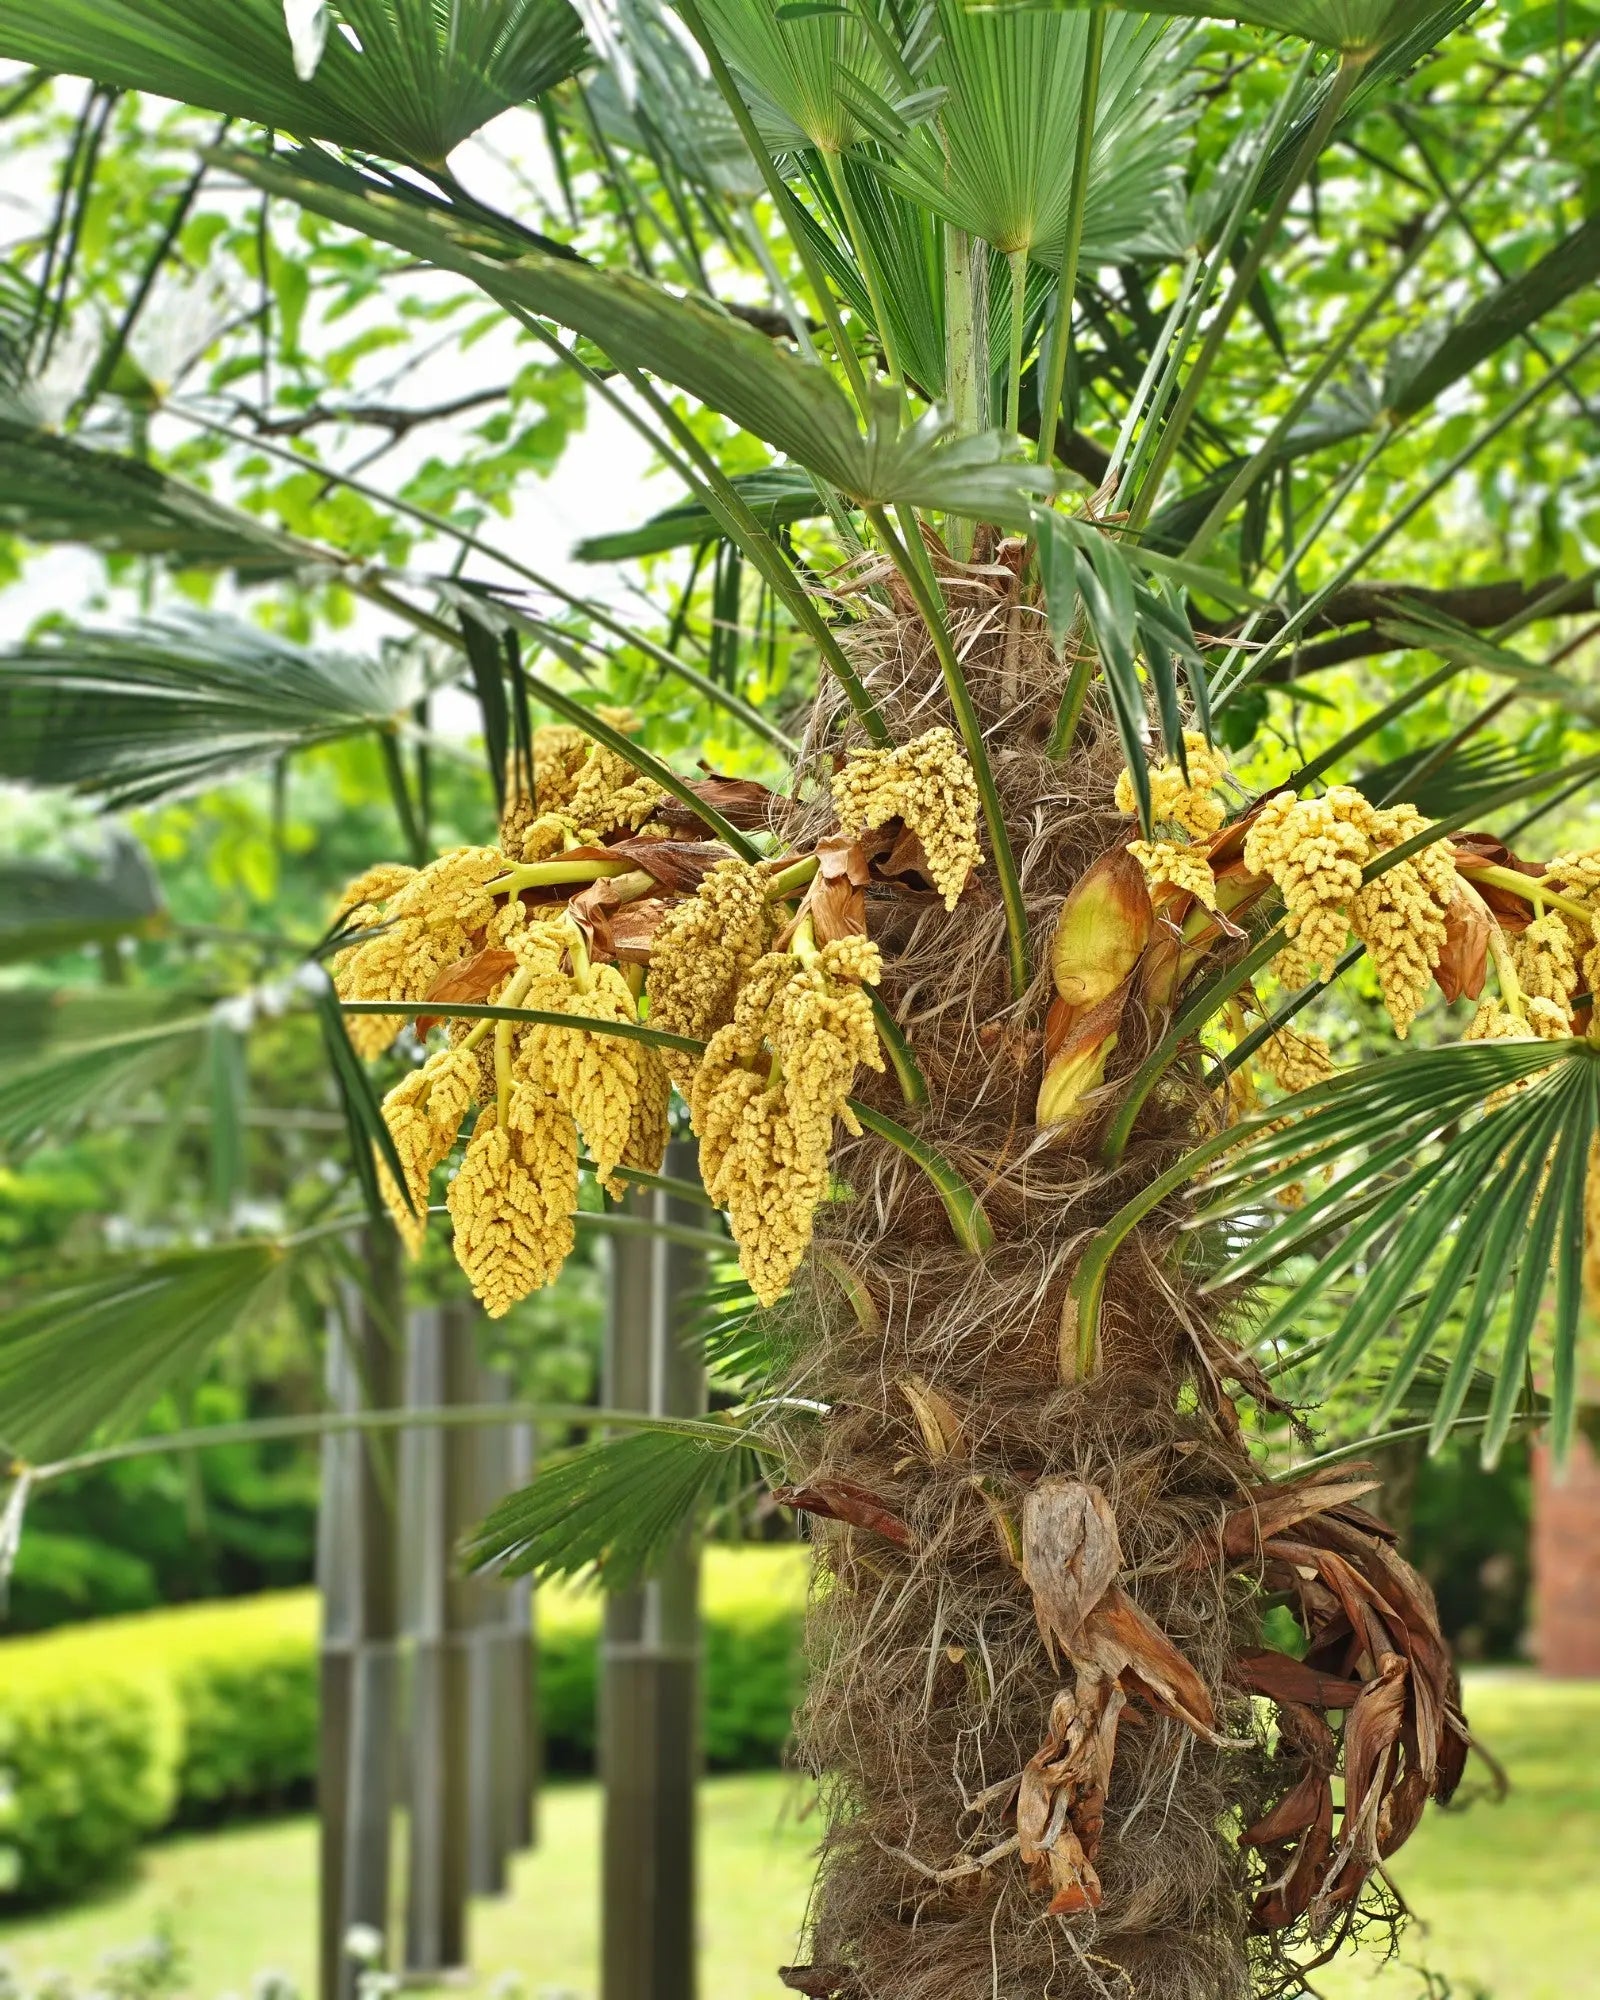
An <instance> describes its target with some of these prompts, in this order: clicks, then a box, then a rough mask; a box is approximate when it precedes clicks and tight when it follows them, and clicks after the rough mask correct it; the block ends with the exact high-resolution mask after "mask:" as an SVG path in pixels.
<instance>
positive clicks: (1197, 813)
mask: <svg viewBox="0 0 1600 2000" xmlns="http://www.w3.org/2000/svg"><path fill="white" fill-rule="evenodd" d="M1183 752H1184V757H1185V759H1186V761H1187V763H1188V766H1189V775H1188V777H1187V778H1185V777H1184V775H1183V770H1182V767H1181V766H1180V765H1178V764H1175V763H1161V764H1157V765H1155V766H1153V767H1152V769H1151V772H1150V819H1151V824H1152V825H1155V826H1160V825H1169V826H1180V827H1182V828H1183V830H1184V832H1185V833H1187V834H1191V835H1193V836H1194V837H1195V838H1196V839H1201V840H1203V839H1205V837H1206V836H1207V835H1208V834H1213V833H1215V832H1216V831H1217V829H1218V827H1220V826H1221V824H1222V822H1223V820H1224V819H1225V818H1226V817H1227V810H1226V808H1225V806H1224V804H1223V802H1222V800H1221V799H1218V798H1216V797H1214V796H1213V793H1214V792H1215V791H1216V789H1217V787H1218V786H1220V785H1221V784H1222V783H1223V782H1224V781H1225V780H1226V778H1227V776H1228V759H1227V757H1226V755H1225V754H1224V753H1223V752H1222V751H1221V750H1217V749H1213V748H1212V746H1211V745H1210V744H1209V743H1208V742H1207V741H1206V739H1205V737H1204V736H1203V735H1202V734H1201V732H1200V731H1199V730H1198V729H1186V730H1185V731H1184V732H1183ZM1114 796H1115V799H1116V806H1117V810H1118V812H1125V813H1132V812H1136V811H1137V810H1138V794H1137V793H1136V792H1135V790H1134V786H1133V774H1132V773H1131V772H1130V771H1127V770H1124V771H1123V772H1122V773H1121V775H1120V776H1119V777H1118V779H1117V788H1116V792H1115V794H1114ZM1207 900H1208V901H1209V898H1207ZM1213 907H1214V906H1213Z"/></svg>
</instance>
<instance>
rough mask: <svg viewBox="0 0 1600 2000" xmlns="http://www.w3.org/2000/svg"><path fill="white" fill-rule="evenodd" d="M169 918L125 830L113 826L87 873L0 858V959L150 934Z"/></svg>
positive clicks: (156, 886) (151, 875) (158, 889)
mask: <svg viewBox="0 0 1600 2000" xmlns="http://www.w3.org/2000/svg"><path fill="white" fill-rule="evenodd" d="M166 921H167V913H166V903H165V900H164V899H163V897H162V894H161V887H160V884H159V883H158V882H157V881H156V878H155V874H154V872H153V871H152V869H151V867H150V863H149V860H148V859H147V857H146V855H145V852H144V849H143V848H142V847H140V846H139V844H138V842H137V841H135V840H133V839H132V838H131V837H129V836H128V835H127V834H124V833H121V832H119V833H118V834H117V836H116V837H115V838H114V840H113V841H112V844H111V846H110V848H109V849H108V851H107V852H106V854H105V855H104V857H103V859H102V861H101V863H100V865H99V867H97V868H96V869H95V870H94V871H93V872H92V873H90V872H88V871H86V870H83V869H80V868H73V867H69V866H68V865H67V864H66V863H64V862H60V861H51V860H46V859H34V858H31V857H30V858H26V859H24V858H21V857H16V858H12V859H7V860H4V861H0V965H16V964H20V963H21V962H22V961H23V960H25V959H39V958H53V957H55V956H56V954H57V953H58V952H63V951H71V950H73V949H74V948H75V947H78V946H81V945H86V944H105V943H109V942H110V941H111V940H113V939H115V938H123V937H139V936H145V937H149V936H154V935H157V934H158V933H159V932H160V931H161V930H162V929H164V928H165V925H166Z"/></svg>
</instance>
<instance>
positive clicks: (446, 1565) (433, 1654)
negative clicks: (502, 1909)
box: [401, 1307, 471, 1974]
mask: <svg viewBox="0 0 1600 2000" xmlns="http://www.w3.org/2000/svg"><path fill="white" fill-rule="evenodd" d="M454 1317H455V1316H454V1315H450V1314H447V1313H445V1312H443V1311H441V1310H440V1309H439V1308H437V1307H430V1308H427V1309H425V1310H419V1311H416V1312H413V1313H412V1315H411V1327H410V1336H411V1337H410V1342H409V1347H408V1353H407V1369H406V1375H407V1380H406V1394H407V1401H408V1402H409V1403H410V1404H411V1406H412V1407H413V1408H419V1409H422V1408H427V1407H429V1406H431V1405H439V1404H443V1403H447V1402H449V1401H451V1400H452V1397H451V1393H450V1391H451V1387H452V1382H451V1374H452V1370H451V1365H450V1359H449V1355H450V1349H451V1347H452V1345H453V1344H454V1342H455V1336H456V1333H457V1331H458V1329H457V1328H456V1327H455V1326H454V1325H452V1323H451V1322H452V1319H453V1318H454ZM467 1337H468V1338H469V1339H470V1337H471V1330H470V1327H469V1328H468V1329H467ZM468 1442H469V1440H468V1438H467V1436H466V1435H465V1434H459V1433H454V1432H447V1431H438V1430H427V1431H409V1432H406V1433H405V1434H404V1437H403V1439H402V1459H401V1465H402V1480H403V1492H404V1517H405V1523H406V1534H405V1548H406V1553H407V1556H408V1558H409V1561H408V1581H409V1583H410V1585H411V1589H410V1593H409V1595H410V1602H409V1604H408V1606H407V1618H406V1627H407V1631H408V1633H409V1634H410V1636H411V1639H412V1641H413V1647H412V1661H411V1741H410V1749H411V1757H410V1773H409V1776H410V1793H411V1811H410V1838H409V1848H408V1868H407V1874H408V1883H407V1897H406V1968H405V1969H406V1971H407V1973H408V1974H421V1973H427V1974H435V1973H441V1972H448V1971H452V1970H454V1969H456V1968H459V1967H461V1966H463V1965H464V1964H465V1963H466V1957H467V1950H466V1924H467V1879H466V1867H465V1849H466V1842H465V1839H464V1834H465V1830H466V1784H467V1771H466V1714H467V1710H466V1696H467V1688H466V1662H465V1659H464V1657H463V1654H462V1649H461V1642H460V1639H459V1636H458V1635H457V1633H456V1632H455V1630H454V1628H453V1625H452V1619H451V1613H452V1611H453V1609H454V1608H455V1607H454V1605H453V1602H452V1599H453V1596H454V1591H455V1586H454V1583H453V1568H454V1561H453V1559H454V1552H455V1540H456V1535H455V1520H454V1514H453V1510H452V1500H453V1498H454V1496H453V1494H452V1492H451V1486H452V1483H453V1482H452V1476H451V1475H452V1471H453V1469H454V1468H453V1466H452V1458H453V1457H457V1456H459V1450H458V1448H459V1447H460V1446H462V1445H464V1444H467V1443H468Z"/></svg>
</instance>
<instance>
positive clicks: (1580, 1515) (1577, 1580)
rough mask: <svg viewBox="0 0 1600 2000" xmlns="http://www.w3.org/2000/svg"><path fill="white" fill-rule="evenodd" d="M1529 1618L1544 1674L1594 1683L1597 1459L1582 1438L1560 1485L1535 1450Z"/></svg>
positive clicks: (1599, 1599)
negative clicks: (1532, 1621)
mask: <svg viewBox="0 0 1600 2000" xmlns="http://www.w3.org/2000/svg"><path fill="white" fill-rule="evenodd" d="M1533 1619H1534V1633H1533V1651H1534V1658H1535V1659H1536V1660H1537V1661H1538V1662H1539V1666H1540V1668H1541V1670H1542V1671H1543V1672H1544V1673H1547V1674H1550V1675H1552V1676H1554V1677H1556V1678H1558V1679H1562V1680H1590V1679H1600V1458H1597V1457H1596V1454H1595V1449H1594V1447H1593V1445H1591V1444H1590V1442H1589V1440H1588V1439H1587V1438H1586V1437H1584V1436H1583V1434H1582V1433H1581V1432H1580V1433H1579V1434H1578V1436H1577V1437H1575V1438H1574V1439H1573V1441H1572V1456H1571V1458H1570V1460H1569V1461H1568V1464H1567V1471H1566V1476H1565V1478H1564V1479H1563V1478H1558V1477H1557V1475H1556V1474H1555V1473H1554V1472H1553V1471H1552V1469H1551V1465H1550V1453H1549V1449H1548V1447H1547V1446H1545V1445H1537V1446H1535V1447H1534V1453H1533Z"/></svg>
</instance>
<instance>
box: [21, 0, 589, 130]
mask: <svg viewBox="0 0 1600 2000" xmlns="http://www.w3.org/2000/svg"><path fill="white" fill-rule="evenodd" d="M332 13H333V16H334V21H333V28H332V32H331V33H330V34H328V36H327V38H326V41H325V42H324V44H323V47H322V52H321V57H320V60H319V61H318V63H317V65H316V68H315V72H314V74H313V75H311V76H309V77H302V76H300V75H297V74H296V67H295V61H294V55H293V52H292V51H291V47H290V41H289V36H288V32H287V30H286V27H285V22H284V10H283V4H282V0H228V4H227V5H226V6H218V5H216V4H214V0H53V4H52V5H51V6H49V7H47V8H40V7H35V6H32V5H30V4H29V0H0V53H3V54H5V55H7V56H10V57H12V58H14V59H16V60H18V61H21V62H29V63H35V64H37V65H38V66H39V67H40V68H41V69H48V70H61V71H65V72H66V73H67V74H69V75H76V76H92V77H94V78H96V79H98V80H99V81H100V82H102V83H110V84H116V85H119V86H121V87H122V88H124V89H128V90H148V91H153V92H155V93H157V94H158V95H160V96H163V97H173V98H177V99H178V100H179V101H180V102H181V103H185V104H196V105H202V106H204V107H206V108H207V109H209V110H213V111H222V112H228V113H231V114H232V115H233V116H235V117H241V118H249V119H252V120H254V121H255V122H256V123H258V124H262V125H270V126H275V127H276V128H278V129H279V130H280V131H284V132H293V133H295V134H297V135H298V136H299V137H301V138H307V139H326V140H331V141H332V142H333V143H334V144H335V145H339V146H350V147H354V148H356V149H357V150H358V151H362V152H369V153H377V154H380V155H382V156H383V157H385V158H388V159H396V160H406V161H411V162H413V163H415V164H418V165H423V166H432V167H443V165H444V163H445V162H446V160H448V158H449V157H450V154H451V153H452V152H453V151H454V150H455V148H456V147H457V146H459V145H460V143H461V142H462V140H463V139H466V138H469V137H470V136H471V135H472V134H473V133H474V132H476V131H477V130H478V129H479V128H480V127H481V126H483V125H486V124H487V123H488V122H489V120H490V119H491V118H493V117H495V116H497V115H498V114H499V113H500V112H502V111H504V110H506V109H507V108H508V107H509V106H511V105H514V104H520V103H522V102H524V101H525V100H526V99H527V98H530V97H536V96H538V95H539V93H540V92H541V91H544V90H548V89H549V88H550V87H551V85H553V84H556V83H559V82H560V81H561V79H562V78H563V77H566V76H570V75H572V74H573V72H574V71H575V70H576V69H577V68H578V67H579V66H580V65H581V64H582V63H583V62H584V61H585V59H586V57H587V55H588V45H587V43H586V41H585V40H584V36H583V30H582V28H581V26H580V24H579V21H578V17H577V15H576V14H575V13H574V12H573V10H572V8H571V7H570V6H569V5H568V4H567V0H338V5H337V6H336V7H335V8H334V9H333V10H332ZM346 31H348V32H346Z"/></svg>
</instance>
